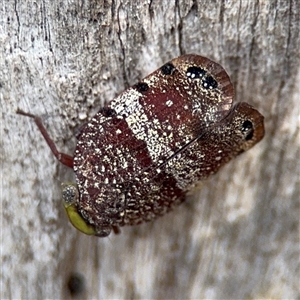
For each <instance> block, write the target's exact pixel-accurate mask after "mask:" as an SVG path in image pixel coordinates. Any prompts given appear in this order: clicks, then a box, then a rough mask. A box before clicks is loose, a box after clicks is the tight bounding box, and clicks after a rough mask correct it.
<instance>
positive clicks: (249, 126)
mask: <svg viewBox="0 0 300 300" xmlns="http://www.w3.org/2000/svg"><path fill="white" fill-rule="evenodd" d="M242 133H243V134H244V135H245V140H246V141H249V140H251V139H252V138H253V133H254V128H253V123H252V122H251V121H249V120H246V121H244V122H243V124H242Z"/></svg>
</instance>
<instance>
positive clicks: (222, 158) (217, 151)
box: [17, 54, 264, 237]
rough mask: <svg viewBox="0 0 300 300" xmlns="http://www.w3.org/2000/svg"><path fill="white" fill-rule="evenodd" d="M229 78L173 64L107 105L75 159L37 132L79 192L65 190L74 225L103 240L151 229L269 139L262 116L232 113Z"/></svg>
mask: <svg viewBox="0 0 300 300" xmlns="http://www.w3.org/2000/svg"><path fill="white" fill-rule="evenodd" d="M233 98H234V90H233V85H232V83H231V82H230V78H229V76H228V75H227V73H226V72H225V70H224V69H223V68H222V67H221V66H220V65H219V64H217V63H215V62H213V61H211V60H210V59H208V58H205V57H202V56H199V55H194V54H189V55H183V56H180V57H178V58H175V59H173V60H171V61H170V62H168V63H166V64H165V65H163V66H162V67H161V68H159V69H158V70H156V71H155V72H153V73H152V74H150V75H149V76H147V77H145V78H144V79H143V80H141V81H140V82H138V83H137V84H135V85H133V86H132V87H130V88H128V89H126V90H125V91H124V92H123V93H121V94H120V95H119V96H117V97H116V98H115V99H113V100H112V101H110V102H109V103H107V104H106V105H104V107H102V108H101V109H100V110H99V112H98V113H97V114H96V115H95V116H94V117H93V118H92V119H91V120H90V121H89V122H88V123H86V124H85V126H83V127H82V128H81V131H80V132H79V134H78V135H77V145H76V149H75V152H74V155H73V156H69V155H67V154H63V153H60V152H59V151H58V150H57V148H56V147H55V144H54V142H53V141H52V140H51V138H50V136H49V135H48V133H47V130H46V129H45V127H44V126H43V124H42V121H41V119H40V118H39V117H37V116H35V115H32V114H29V113H25V112H23V111H21V110H18V111H17V113H19V114H23V115H25V116H29V117H32V118H34V121H35V123H36V124H37V126H38V128H39V130H40V131H41V133H42V134H43V136H44V138H45V140H46V141H47V143H48V145H49V146H50V148H51V150H52V152H53V153H54V155H55V156H56V157H57V158H58V160H59V161H60V162H62V163H63V164H65V165H66V166H68V167H71V168H73V170H74V172H75V175H76V184H69V183H67V184H63V188H62V195H63V196H62V198H63V203H64V206H65V208H66V211H67V214H68V216H69V219H70V221H71V223H72V224H73V225H74V226H75V227H76V228H77V229H79V230H80V231H82V232H84V233H86V234H90V235H96V236H99V237H105V236H108V235H109V234H110V232H111V230H112V229H114V230H115V231H116V230H117V228H119V227H120V226H125V225H137V224H140V223H142V222H147V221H152V220H154V219H155V218H157V217H158V216H162V215H164V214H165V213H167V212H169V211H170V210H172V209H173V208H174V207H175V206H177V205H179V204H180V203H182V202H183V201H184V200H185V198H186V195H187V193H188V192H190V191H191V190H193V188H195V187H196V186H197V184H198V183H199V182H200V181H202V180H204V179H206V178H207V177H209V176H210V175H212V174H214V173H216V172H217V171H218V170H219V169H220V168H221V167H222V166H223V165H224V164H226V163H227V162H228V161H229V160H231V159H232V158H234V157H235V156H237V155H239V154H240V153H242V152H244V151H246V150H248V149H250V148H251V147H252V146H254V145H255V144H256V143H258V142H259V141H260V140H261V139H262V138H263V136H264V123H263V119H264V118H263V116H262V115H261V114H260V113H259V112H258V111H257V110H255V109H254V108H253V107H252V106H250V105H249V104H247V103H237V104H235V105H233Z"/></svg>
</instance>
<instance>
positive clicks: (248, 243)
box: [0, 0, 300, 299]
mask: <svg viewBox="0 0 300 300" xmlns="http://www.w3.org/2000/svg"><path fill="white" fill-rule="evenodd" d="M299 21H300V8H299V2H298V1H296V0H288V1H276V2H273V1H204V0H198V1H165V0H164V1H145V0H143V1H137V2H136V1H125V0H124V1H122V0H119V1H104V0H94V1H93V0H90V1H76V0H74V1H49V0H44V1H40V0H37V1H29V0H23V1H18V0H16V1H9V0H4V2H3V5H2V12H1V14H0V22H1V26H0V28H1V33H0V39H1V48H0V49H1V57H0V80H1V81H0V100H1V108H2V117H1V179H2V180H1V203H2V208H1V209H2V211H1V218H2V230H1V238H2V251H1V260H2V261H1V265H2V272H1V283H2V284H1V289H2V290H1V299H17V298H18V299H50V298H51V299H64V298H72V297H74V298H76V297H78V298H86V299H204V298H206V299H221V298H222V299H246V298H247V299H254V298H256V299H258V298H261V299H262V298H268V299H271V298H273V299H275V298H276V299H296V298H299V297H300V293H299V275H300V274H299V270H300V264H299V199H300V195H299V194H300V192H299V186H300V185H299V170H300V165H299V99H300V92H299V82H300V57H299V49H300V38H299ZM185 53H196V54H200V55H203V56H207V57H210V58H211V59H213V60H215V61H216V62H218V63H220V64H221V65H222V66H224V67H225V69H226V70H227V72H228V74H229V75H230V76H231V79H232V82H233V84H234V87H235V91H236V101H245V102H248V103H250V104H252V105H253V106H254V107H255V108H257V109H258V110H259V111H260V112H261V113H262V114H263V115H264V116H265V129H266V135H265V138H264V139H263V141H262V142H260V143H259V144H258V145H257V146H255V147H254V148H253V149H251V150H250V151H249V152H247V153H245V154H243V155H241V156H239V157H238V158H237V159H235V160H234V161H232V162H231V163H230V164H228V165H227V166H226V167H224V168H223V169H222V170H221V171H220V172H219V173H218V174H217V175H215V176H213V177H212V178H211V179H210V180H208V181H207V182H205V183H204V184H203V187H202V189H201V190H199V191H197V192H196V193H195V194H193V196H191V197H190V199H189V200H188V201H187V202H185V203H184V204H182V205H181V206H180V207H178V208H177V209H176V210H175V211H173V212H172V213H170V214H168V215H166V216H164V217H162V218H160V219H158V220H156V221H155V222H153V223H148V224H143V225H140V226H135V227H124V228H122V233H121V234H119V235H113V234H112V235H111V236H110V237H109V238H103V239H100V238H95V237H89V236H85V235H83V234H81V233H79V232H77V231H76V230H75V229H74V228H73V227H72V226H71V225H70V224H69V223H68V220H67V218H66V216H65V213H64V211H63V208H62V204H61V195H60V185H61V182H66V181H71V182H72V181H74V175H73V172H72V170H68V169H67V168H66V167H64V166H62V165H60V164H59V163H58V162H57V161H56V160H55V158H54V157H53V155H52V154H51V152H50V149H49V148H48V146H47V145H46V143H45V141H44V140H43V138H42V136H41V134H40V132H38V130H37V128H36V126H35V124H34V122H33V121H32V119H29V118H26V117H22V116H20V115H17V114H16V113H15V111H16V109H17V108H20V109H23V110H25V111H28V112H31V113H33V114H36V115H38V116H40V117H42V119H43V122H44V124H45V126H46V127H47V129H48V131H49V133H50V135H51V137H52V138H53V140H54V141H55V143H56V144H57V147H58V148H59V150H60V151H62V152H66V153H69V154H72V151H73V150H74V147H75V143H76V140H75V134H76V131H77V130H78V128H79V127H80V125H82V124H83V123H84V122H86V121H87V120H89V119H90V118H91V117H92V116H93V115H94V114H95V113H96V112H97V110H98V109H99V108H100V107H101V105H102V104H103V103H104V101H109V100H110V99H113V98H114V97H115V96H116V95H117V94H118V93H120V92H122V91H123V90H124V89H125V88H127V87H128V86H130V85H132V84H134V83H136V82H137V81H138V80H139V79H141V78H142V77H144V76H145V75H147V74H149V73H150V72H151V71H154V70H156V69H157V68H158V67H160V66H161V65H162V64H163V63H165V62H167V61H169V60H170V59H172V58H174V57H176V56H179V55H181V54H185ZM75 273H80V276H81V277H80V278H81V280H79V279H80V278H79V279H78V280H79V283H78V284H77V285H76V286H75V287H73V288H70V286H69V285H68V283H69V281H70V278H71V277H72V276H74V274H75ZM80 288H82V290H80Z"/></svg>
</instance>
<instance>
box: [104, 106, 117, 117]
mask: <svg viewBox="0 0 300 300" xmlns="http://www.w3.org/2000/svg"><path fill="white" fill-rule="evenodd" d="M100 112H101V114H102V115H103V116H104V117H106V118H109V117H114V116H116V115H117V113H116V111H115V110H114V109H112V108H110V107H103V108H101V109H100Z"/></svg>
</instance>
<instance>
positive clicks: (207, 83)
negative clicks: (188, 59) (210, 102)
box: [202, 76, 218, 90]
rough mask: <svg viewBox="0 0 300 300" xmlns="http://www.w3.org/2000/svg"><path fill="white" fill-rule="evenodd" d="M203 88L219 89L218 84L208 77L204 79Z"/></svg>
mask: <svg viewBox="0 0 300 300" xmlns="http://www.w3.org/2000/svg"><path fill="white" fill-rule="evenodd" d="M202 86H203V87H204V88H206V89H210V90H212V89H216V88H217V87H218V83H217V81H216V80H214V79H213V78H212V77H211V76H207V77H206V78H205V79H203V82H202Z"/></svg>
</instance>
